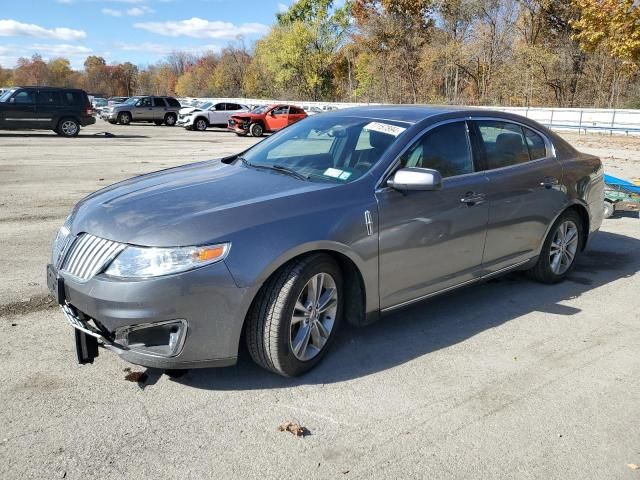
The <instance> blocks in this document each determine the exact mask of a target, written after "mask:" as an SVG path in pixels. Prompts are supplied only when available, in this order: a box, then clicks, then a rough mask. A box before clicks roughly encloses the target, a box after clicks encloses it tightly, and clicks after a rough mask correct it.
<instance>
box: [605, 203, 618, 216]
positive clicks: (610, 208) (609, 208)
mask: <svg viewBox="0 0 640 480" xmlns="http://www.w3.org/2000/svg"><path fill="white" fill-rule="evenodd" d="M614 213H616V207H615V206H614V205H613V203H611V202H609V201H607V200H605V201H604V218H611V217H613V214H614Z"/></svg>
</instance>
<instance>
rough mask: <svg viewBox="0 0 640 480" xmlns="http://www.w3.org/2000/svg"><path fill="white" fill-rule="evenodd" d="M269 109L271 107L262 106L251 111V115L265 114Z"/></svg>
mask: <svg viewBox="0 0 640 480" xmlns="http://www.w3.org/2000/svg"><path fill="white" fill-rule="evenodd" d="M268 109H269V105H262V106H261V107H256V108H254V109H253V110H251V113H264V112H266V111H267V110H268Z"/></svg>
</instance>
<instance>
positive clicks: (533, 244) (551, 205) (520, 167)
mask: <svg viewBox="0 0 640 480" xmlns="http://www.w3.org/2000/svg"><path fill="white" fill-rule="evenodd" d="M471 125H472V128H473V131H474V134H475V139H476V145H477V147H478V149H479V156H480V157H481V158H482V163H483V166H484V170H485V172H486V175H487V178H488V179H489V192H488V196H487V201H488V204H489V225H488V228H487V242H486V247H485V251H484V258H483V267H484V269H485V270H486V273H490V272H493V271H497V270H500V269H503V268H507V267H510V266H512V265H515V264H517V263H520V262H523V261H525V260H528V259H529V258H531V257H532V256H533V255H534V254H535V253H534V252H536V251H537V249H538V248H539V247H540V245H541V243H542V241H543V239H544V236H545V234H546V231H547V228H548V227H549V225H550V224H551V223H552V222H553V220H554V219H555V217H556V215H558V213H559V212H560V211H561V210H562V209H563V207H564V205H565V204H566V201H567V200H566V195H565V193H564V192H563V191H562V186H561V185H562V166H561V164H560V162H558V160H557V159H556V158H555V155H554V152H553V148H552V147H551V143H550V142H549V140H548V139H546V138H545V137H544V135H543V134H542V133H540V132H537V131H535V130H534V129H532V128H529V127H527V126H525V125H520V124H518V123H514V122H509V121H505V120H489V119H487V120H476V121H474V122H471Z"/></svg>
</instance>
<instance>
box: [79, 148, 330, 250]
mask: <svg viewBox="0 0 640 480" xmlns="http://www.w3.org/2000/svg"><path fill="white" fill-rule="evenodd" d="M339 187H340V185H337V184H328V183H315V182H307V181H303V180H299V179H297V178H294V177H290V176H288V175H284V174H281V173H278V172H271V171H268V170H257V169H252V168H247V167H245V166H242V165H227V164H225V163H222V162H220V161H218V160H212V161H208V162H201V163H198V164H191V165H186V166H182V167H176V168H172V169H168V170H162V171H160V172H155V173H151V174H147V175H142V176H139V177H134V178H132V179H129V180H125V181H123V182H120V183H117V184H114V185H111V186H109V187H106V188H104V189H102V190H99V191H97V192H95V193H93V194H91V195H89V196H88V197H86V198H85V199H83V200H82V201H81V202H80V203H79V204H78V205H77V206H76V208H75V210H74V219H73V222H72V227H71V229H72V233H74V234H78V233H81V232H87V233H91V234H93V235H96V236H98V237H102V238H106V239H109V240H114V241H118V242H122V243H128V244H133V245H146V246H181V245H182V246H184V245H203V244H208V243H213V242H218V241H228V240H229V239H230V238H231V236H232V235H233V233H234V232H238V231H240V230H243V229H245V228H253V227H255V226H256V225H259V224H261V223H269V222H273V221H276V220H281V219H282V218H283V217H284V216H287V215H290V216H294V215H296V214H300V212H298V210H301V209H306V210H309V209H313V208H316V209H317V208H319V207H317V205H320V204H321V203H322V202H319V201H314V199H312V198H308V195H309V194H311V195H313V194H314V193H316V194H319V195H322V191H323V190H326V189H328V188H339ZM301 195H305V199H304V201H302V199H299V198H297V197H299V196H301Z"/></svg>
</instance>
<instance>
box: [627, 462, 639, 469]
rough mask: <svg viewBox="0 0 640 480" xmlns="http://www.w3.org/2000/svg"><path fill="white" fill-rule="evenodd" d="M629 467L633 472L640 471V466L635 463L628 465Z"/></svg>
mask: <svg viewBox="0 0 640 480" xmlns="http://www.w3.org/2000/svg"><path fill="white" fill-rule="evenodd" d="M627 467H629V468H630V469H631V470H640V465H636V464H635V463H627Z"/></svg>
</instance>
